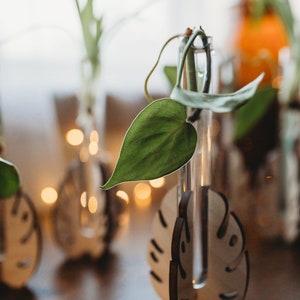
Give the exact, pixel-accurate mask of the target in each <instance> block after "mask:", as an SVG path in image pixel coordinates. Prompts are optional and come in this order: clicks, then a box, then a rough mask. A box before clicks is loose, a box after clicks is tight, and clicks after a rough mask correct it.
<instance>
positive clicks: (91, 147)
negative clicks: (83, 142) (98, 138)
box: [89, 141, 99, 155]
mask: <svg viewBox="0 0 300 300" xmlns="http://www.w3.org/2000/svg"><path fill="white" fill-rule="evenodd" d="M98 149H99V147H98V143H97V142H95V141H92V142H90V144H89V152H90V154H91V155H95V154H97V153H98Z"/></svg>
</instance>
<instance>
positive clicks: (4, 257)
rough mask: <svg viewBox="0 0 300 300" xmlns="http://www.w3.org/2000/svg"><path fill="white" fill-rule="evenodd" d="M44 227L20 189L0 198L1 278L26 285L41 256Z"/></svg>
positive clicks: (21, 285)
mask: <svg viewBox="0 0 300 300" xmlns="http://www.w3.org/2000/svg"><path fill="white" fill-rule="evenodd" d="M41 244H42V243H41V231H40V228H39V225H38V219H37V215H36V211H35V208H34V207H33V205H32V202H31V200H30V199H29V198H28V196H27V195H25V194H23V193H22V192H21V191H18V193H17V194H16V195H15V196H13V197H10V198H8V199H5V200H1V201H0V281H1V282H3V283H4V284H6V285H8V286H9V287H11V288H21V287H23V286H24V285H25V284H26V283H27V281H28V280H29V278H30V277H31V275H32V274H33V272H34V271H35V269H36V267H37V265H38V263H39V259H40V256H41Z"/></svg>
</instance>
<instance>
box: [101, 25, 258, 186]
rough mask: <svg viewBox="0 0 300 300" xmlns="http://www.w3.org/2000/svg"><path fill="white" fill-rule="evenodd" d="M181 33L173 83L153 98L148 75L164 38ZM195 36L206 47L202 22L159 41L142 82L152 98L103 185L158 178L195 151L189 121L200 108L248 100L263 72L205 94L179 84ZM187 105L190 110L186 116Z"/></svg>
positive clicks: (222, 108) (223, 108)
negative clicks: (219, 91) (232, 89)
mask: <svg viewBox="0 0 300 300" xmlns="http://www.w3.org/2000/svg"><path fill="white" fill-rule="evenodd" d="M179 36H184V39H185V40H186V44H185V47H184V50H183V55H182V58H181V61H180V64H179V67H178V71H177V76H176V84H175V86H174V88H173V89H172V92H171V94H170V97H169V98H162V99H157V100H152V98H151V97H150V95H149V93H148V91H147V82H148V79H149V77H150V75H151V74H152V72H153V70H154V69H155V67H156V66H157V65H158V62H159V59H160V56H161V54H162V52H163V50H164V49H165V46H166V44H168V43H169V42H170V41H171V40H173V39H174V38H178V37H179ZM196 38H200V39H201V41H202V43H203V48H204V49H206V47H207V41H208V37H207V36H206V34H205V32H204V30H203V29H202V28H199V29H195V30H194V31H193V32H192V31H191V30H187V31H186V33H185V34H184V35H176V36H174V37H172V38H170V39H169V40H168V41H167V42H166V44H165V45H164V46H163V48H162V50H161V52H160V54H159V57H158V60H157V62H156V64H155V66H154V68H153V69H152V70H151V72H150V74H149V76H148V77H147V79H146V82H145V93H146V96H147V98H148V100H149V102H150V103H149V105H148V106H146V107H145V108H144V109H143V110H142V111H141V112H140V113H139V114H138V116H137V117H136V118H135V119H134V121H133V122H132V124H131V126H130V127H129V129H128V131H127V133H126V135H125V138H124V141H123V144H122V147H121V152H120V156H119V159H118V161H117V164H116V167H115V169H114V171H113V174H112V176H111V178H110V179H109V180H108V182H107V183H105V184H104V185H103V186H102V188H103V189H109V188H111V187H113V186H115V185H117V184H120V183H122V182H127V181H139V180H151V179H155V178H159V177H162V176H165V175H168V174H170V173H172V172H174V171H176V170H178V169H179V168H181V167H182V166H183V165H185V164H186V163H187V162H188V161H189V160H190V159H191V157H192V156H193V153H194V151H195V148H196V143H197V132H196V130H195V128H194V126H193V124H192V123H193V122H194V121H195V120H197V118H199V115H200V111H201V110H202V109H210V110H212V111H213V112H216V113H224V112H229V111H232V110H235V109H237V108H238V107H240V106H241V105H243V104H244V103H246V101H247V100H248V99H249V98H251V97H252V96H253V94H254V93H255V91H256V89H257V87H258V84H259V83H260V81H261V79H262V77H263V74H261V75H260V76H259V77H258V78H256V79H255V80H253V81H252V82H251V83H249V84H248V85H246V86H244V87H243V88H241V89H240V90H238V91H236V92H234V93H230V94H209V93H205V92H196V91H190V90H185V89H183V88H182V87H181V81H182V74H183V70H184V64H185V60H186V57H187V54H188V51H189V50H190V48H191V47H192V46H194V41H195V39H196ZM205 51H206V50H205ZM209 64H210V62H209V61H208V65H209ZM187 108H189V109H187ZM187 111H192V113H191V115H190V116H188V115H187Z"/></svg>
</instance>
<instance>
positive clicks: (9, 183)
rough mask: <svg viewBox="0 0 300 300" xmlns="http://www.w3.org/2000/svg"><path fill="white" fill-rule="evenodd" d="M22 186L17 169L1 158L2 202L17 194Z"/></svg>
mask: <svg viewBox="0 0 300 300" xmlns="http://www.w3.org/2000/svg"><path fill="white" fill-rule="evenodd" d="M19 185H20V179H19V174H18V172H17V169H16V167H15V166H14V165H13V164H11V163H10V162H8V161H6V160H4V159H3V158H1V157H0V200H1V199H5V198H7V197H10V196H11V195H13V194H15V193H16V191H17V190H18V188H19Z"/></svg>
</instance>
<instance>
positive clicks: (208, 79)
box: [188, 31, 211, 123]
mask: <svg viewBox="0 0 300 300" xmlns="http://www.w3.org/2000/svg"><path fill="white" fill-rule="evenodd" d="M201 40H202V43H203V49H204V51H205V54H206V76H205V82H204V87H203V91H202V92H203V93H208V92H209V88H210V83H211V48H210V43H209V41H208V37H207V35H206V34H205V32H204V31H203V34H201ZM200 113H201V109H200V108H197V109H196V110H195V111H194V113H193V114H192V115H191V116H190V117H189V118H188V120H189V121H190V122H192V123H193V122H195V121H197V120H199V117H200Z"/></svg>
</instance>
